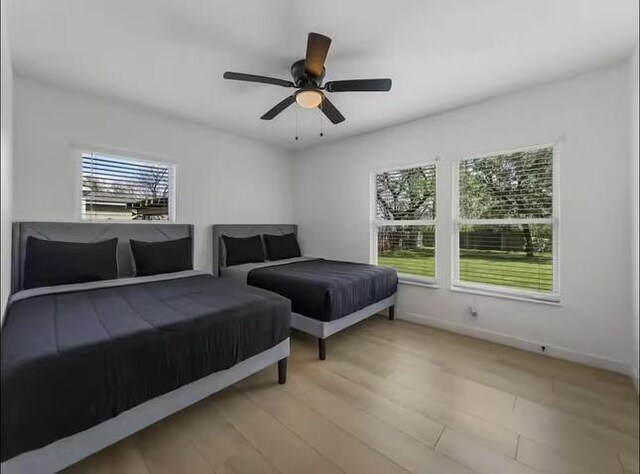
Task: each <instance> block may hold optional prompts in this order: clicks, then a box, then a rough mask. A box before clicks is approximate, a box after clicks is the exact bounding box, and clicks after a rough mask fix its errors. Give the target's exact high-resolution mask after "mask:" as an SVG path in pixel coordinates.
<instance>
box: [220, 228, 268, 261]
mask: <svg viewBox="0 0 640 474" xmlns="http://www.w3.org/2000/svg"><path fill="white" fill-rule="evenodd" d="M222 240H223V242H224V248H225V251H226V255H227V258H226V264H227V266H228V267H230V266H232V265H241V264H243V263H254V262H264V248H263V247H262V238H260V236H259V235H253V236H251V237H229V236H228V235H223V236H222Z"/></svg>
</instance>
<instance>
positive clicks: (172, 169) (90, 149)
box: [72, 144, 177, 225]
mask: <svg viewBox="0 0 640 474" xmlns="http://www.w3.org/2000/svg"><path fill="white" fill-rule="evenodd" d="M72 148H73V150H74V156H75V160H76V165H77V170H78V171H77V173H76V176H77V181H76V220H77V221H79V222H97V223H99V222H115V223H129V224H141V225H145V224H156V225H158V224H173V223H175V222H176V194H177V192H176V172H177V165H176V164H174V163H170V162H169V161H168V160H165V159H163V158H159V157H152V156H149V155H146V154H142V153H138V152H132V151H126V150H114V149H108V148H105V147H99V146H91V145H76V144H72ZM91 153H94V154H96V155H100V156H104V157H105V158H113V159H118V160H128V161H135V162H137V163H141V164H145V165H153V166H164V167H166V168H168V169H169V199H168V203H167V204H168V218H167V219H165V220H148V221H145V220H128V219H90V218H87V217H85V215H84V214H83V212H82V182H83V174H82V173H83V168H82V160H83V156H84V155H87V154H91Z"/></svg>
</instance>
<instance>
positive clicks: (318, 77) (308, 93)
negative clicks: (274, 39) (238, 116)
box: [223, 33, 391, 124]
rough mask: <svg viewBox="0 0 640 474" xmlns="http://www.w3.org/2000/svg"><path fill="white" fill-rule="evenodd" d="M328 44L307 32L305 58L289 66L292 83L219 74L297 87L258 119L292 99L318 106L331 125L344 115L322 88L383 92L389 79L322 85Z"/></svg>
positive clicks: (302, 104) (388, 87) (306, 105)
mask: <svg viewBox="0 0 640 474" xmlns="http://www.w3.org/2000/svg"><path fill="white" fill-rule="evenodd" d="M330 45H331V38H329V37H327V36H324V35H321V34H318V33H309V38H308V39H307V54H306V57H305V59H300V60H298V61H296V62H295V63H293V64H292V65H291V76H292V77H293V82H292V81H287V80H285V79H278V78H275V77H266V76H256V75H254V74H244V73H241V72H231V71H227V72H225V73H224V75H223V77H224V78H225V79H232V80H235V81H246V82H260V83H263V84H273V85H276V86H282V87H293V88H295V89H298V90H297V91H295V92H294V93H293V94H291V95H290V96H289V97H287V98H286V99H284V100H283V101H281V102H280V103H278V104H277V105H276V106H275V107H273V108H272V109H271V110H269V111H268V112H267V113H266V114H264V115H263V116H262V117H260V118H261V119H262V120H272V119H273V118H275V117H276V116H277V115H278V114H279V113H280V112H282V111H283V110H284V109H286V108H287V107H289V106H290V105H291V104H293V103H294V102H297V103H298V105H299V106H300V107H303V108H305V109H314V108H319V109H320V110H321V111H322V112H323V113H324V114H325V115H326V116H327V118H328V119H329V120H331V122H332V123H334V124H336V123H340V122H344V120H345V118H344V116H343V115H342V114H341V113H340V111H339V110H338V109H337V108H336V107H335V105H333V104H332V103H331V101H330V100H329V99H328V98H327V96H326V95H325V94H324V93H323V91H325V92H359V91H379V92H387V91H390V90H391V79H351V80H346V81H329V82H327V83H325V84H324V85H323V84H322V80H323V79H324V74H325V68H324V62H325V59H326V58H327V53H328V52H329V46H330Z"/></svg>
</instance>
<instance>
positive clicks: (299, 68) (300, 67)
mask: <svg viewBox="0 0 640 474" xmlns="http://www.w3.org/2000/svg"><path fill="white" fill-rule="evenodd" d="M324 74H325V69H324V67H323V68H322V74H320V75H319V76H311V75H309V74H308V73H307V70H306V68H305V60H304V59H300V60H298V61H296V62H295V63H293V64H292V65H291V76H292V77H293V82H294V83H295V85H296V86H297V87H304V88H311V87H320V86H321V85H322V79H324Z"/></svg>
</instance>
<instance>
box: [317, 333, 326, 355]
mask: <svg viewBox="0 0 640 474" xmlns="http://www.w3.org/2000/svg"><path fill="white" fill-rule="evenodd" d="M326 358H327V343H326V339H320V338H318V359H320V360H326Z"/></svg>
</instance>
